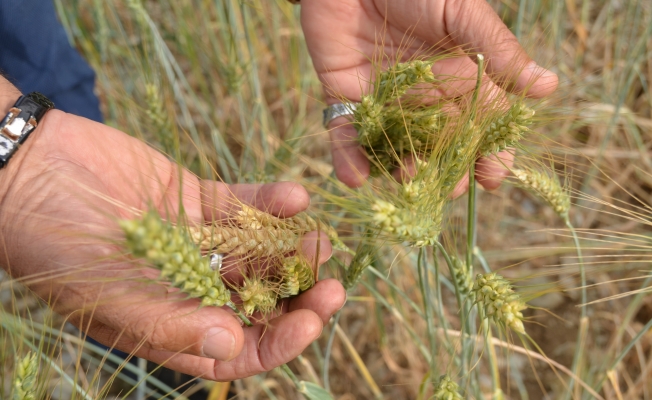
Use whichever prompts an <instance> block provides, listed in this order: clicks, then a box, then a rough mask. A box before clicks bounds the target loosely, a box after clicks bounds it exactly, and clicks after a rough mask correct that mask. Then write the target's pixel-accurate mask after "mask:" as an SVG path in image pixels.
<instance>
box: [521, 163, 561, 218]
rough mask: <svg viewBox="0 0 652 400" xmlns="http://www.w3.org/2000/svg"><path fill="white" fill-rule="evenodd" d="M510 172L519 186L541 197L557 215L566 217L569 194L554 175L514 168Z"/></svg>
mask: <svg viewBox="0 0 652 400" xmlns="http://www.w3.org/2000/svg"><path fill="white" fill-rule="evenodd" d="M512 173H513V174H514V176H516V178H517V179H518V180H519V183H520V185H521V186H523V187H524V188H525V189H527V190H529V191H530V192H533V193H534V194H536V195H537V196H539V197H540V198H541V199H543V200H544V201H545V202H546V203H548V204H549V205H550V206H551V207H552V209H553V210H555V212H556V213H557V214H559V216H561V217H562V218H567V217H568V211H569V210H570V195H569V194H568V191H567V190H566V189H564V188H563V187H562V186H561V184H560V183H559V179H558V178H557V176H556V175H555V176H554V177H551V176H550V175H548V174H547V173H545V172H539V171H532V170H522V169H514V170H512Z"/></svg>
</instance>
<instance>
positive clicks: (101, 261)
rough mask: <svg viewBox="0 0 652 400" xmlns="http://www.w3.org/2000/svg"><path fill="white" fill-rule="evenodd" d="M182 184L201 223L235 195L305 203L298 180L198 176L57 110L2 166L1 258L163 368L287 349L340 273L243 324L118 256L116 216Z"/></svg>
mask: <svg viewBox="0 0 652 400" xmlns="http://www.w3.org/2000/svg"><path fill="white" fill-rule="evenodd" d="M0 80H1V78H0ZM16 97H17V95H16V96H15V97H14V100H15V98H16ZM0 100H1V99H0ZM8 108H9V107H8V106H7V108H6V109H8ZM3 109H4V108H3ZM180 190H181V191H182V193H183V198H182V203H183V207H184V210H185V212H186V214H187V216H188V218H189V219H191V220H192V221H194V222H197V223H202V222H203V221H204V220H209V219H210V218H211V217H212V216H213V215H215V214H216V213H217V212H218V211H219V212H223V211H224V210H225V209H227V208H232V207H234V206H233V204H237V201H235V199H237V200H238V201H241V202H243V203H248V204H251V205H254V206H258V207H259V208H263V209H264V210H266V211H269V212H271V213H272V214H275V215H278V216H291V215H293V214H295V213H297V212H300V211H303V210H304V209H305V208H306V207H307V206H308V204H309V197H308V194H307V192H306V191H305V190H304V189H303V187H301V186H299V185H297V184H293V183H289V182H285V183H274V184H265V185H226V184H223V183H219V182H214V181H201V180H199V179H197V178H196V177H195V176H194V175H192V174H190V173H189V172H188V171H186V170H183V171H179V169H178V168H177V167H176V165H175V164H173V163H171V162H170V161H169V160H168V159H167V158H166V157H164V156H163V155H162V154H160V153H158V152H157V151H155V150H153V149H152V148H150V147H148V146H147V145H145V144H144V143H142V142H140V141H138V140H136V139H134V138H132V137H129V136H127V135H125V134H124V133H122V132H120V131H117V130H115V129H112V128H110V127H107V126H105V125H101V124H98V123H95V122H92V121H89V120H86V119H84V118H80V117H76V116H72V115H69V114H65V113H63V112H60V111H57V110H53V111H50V112H49V113H48V114H47V115H46V116H45V118H44V119H43V121H42V123H41V125H40V126H39V127H38V128H37V130H36V131H35V132H34V133H33V134H32V136H31V137H30V138H29V139H28V140H27V142H26V143H25V145H24V146H23V147H22V148H21V149H20V150H18V152H17V153H16V155H14V158H13V159H12V160H11V161H10V162H9V164H8V166H7V167H6V168H5V169H3V170H0V240H1V241H2V246H1V247H0V259H2V260H3V265H4V266H5V268H6V269H7V271H8V272H9V273H10V274H11V275H12V276H13V277H15V278H19V279H21V280H22V281H23V282H24V283H25V284H27V285H28V286H29V287H30V288H31V289H32V290H34V291H35V292H36V293H37V294H38V295H39V296H40V297H41V298H43V299H45V300H46V301H48V302H49V303H50V304H51V305H52V307H53V308H54V309H55V310H56V311H58V312H59V313H61V314H63V315H67V316H68V317H69V320H70V321H71V322H72V323H73V324H75V325H76V326H77V327H79V328H80V329H82V330H83V331H85V332H86V333H87V334H88V335H89V336H91V337H93V338H95V339H96V340H98V341H99V342H101V343H103V344H105V345H107V346H114V347H116V348H118V349H120V350H122V351H125V352H133V353H134V354H135V355H137V356H139V357H144V358H147V359H149V360H151V361H154V362H156V363H160V364H163V363H164V364H165V366H167V367H168V368H172V369H175V370H177V371H180V372H183V373H187V374H190V375H194V376H201V377H203V378H206V379H214V380H233V379H238V378H243V377H246V376H249V375H253V374H256V373H260V372H263V371H266V370H269V369H271V368H274V367H276V366H278V365H280V364H283V363H285V362H288V361H290V360H292V359H293V358H295V357H296V356H297V355H299V354H300V353H301V352H302V350H303V349H304V348H305V347H306V346H308V344H310V343H311V342H312V341H314V340H315V339H317V337H319V335H320V333H321V330H322V327H323V324H324V323H326V322H327V321H328V320H329V319H330V317H331V315H332V314H333V313H334V312H335V311H336V310H337V309H339V308H340V307H341V306H342V304H343V303H344V299H345V293H344V290H343V288H342V286H341V285H340V284H339V282H337V281H336V280H324V281H320V282H319V283H317V285H316V286H315V287H313V288H312V289H311V290H309V291H307V292H305V293H303V294H301V295H300V296H298V297H296V298H293V299H291V300H289V301H287V302H286V303H285V304H283V306H282V313H283V315H281V316H278V317H276V318H274V319H271V320H270V321H269V322H268V323H267V324H265V325H263V324H260V325H254V326H253V327H245V328H243V327H241V325H240V323H239V320H238V319H237V318H235V317H234V315H233V313H232V312H231V311H230V310H227V309H222V308H216V307H204V308H198V306H199V301H198V300H196V299H190V300H188V299H185V298H183V297H182V296H180V295H179V294H178V292H176V293H175V292H174V291H172V290H170V289H169V287H167V286H163V285H159V284H155V283H152V282H151V281H147V279H145V278H146V277H150V278H152V277H156V276H158V271H155V270H153V269H150V268H137V267H135V266H134V265H135V263H133V262H129V261H128V260H126V259H125V257H122V256H118V255H120V253H121V252H124V250H123V249H122V247H120V246H119V245H118V244H116V243H118V242H119V240H121V236H122V235H121V232H120V230H119V228H118V226H117V223H116V222H117V220H118V219H119V218H129V217H133V214H132V213H131V212H130V210H146V209H147V208H148V207H150V205H154V206H156V207H158V209H159V211H160V212H161V214H162V215H171V216H172V217H174V215H175V214H176V213H177V212H178V210H179V193H180ZM112 239H113V240H112ZM316 239H317V235H316V232H314V233H310V234H308V235H306V236H305V237H304V238H303V240H302V247H303V251H304V254H306V256H307V257H308V258H311V257H312V258H313V260H314V258H315V257H318V260H319V263H323V262H325V261H326V260H327V259H328V257H329V256H330V252H331V247H330V242H329V241H328V240H327V239H326V238H323V239H321V243H320V247H319V248H320V251H319V254H318V255H317V254H316V241H317V240H316Z"/></svg>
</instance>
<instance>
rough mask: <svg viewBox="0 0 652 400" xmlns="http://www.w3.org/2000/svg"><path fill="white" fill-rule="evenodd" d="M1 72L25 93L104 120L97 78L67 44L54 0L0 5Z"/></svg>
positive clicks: (0, 1)
mask: <svg viewBox="0 0 652 400" xmlns="http://www.w3.org/2000/svg"><path fill="white" fill-rule="evenodd" d="M0 38H1V39H0V71H1V72H2V74H3V75H5V76H6V77H7V79H9V80H10V81H11V82H12V83H13V84H14V85H16V87H18V88H19V89H20V90H21V91H22V92H23V93H29V92H32V91H37V92H41V93H43V94H45V95H46V96H47V97H48V98H50V99H51V100H52V101H53V102H54V103H55V105H56V107H57V108H58V109H60V110H63V111H66V112H69V113H73V114H77V115H80V116H83V117H86V118H89V119H92V120H95V121H100V122H101V121H102V113H101V112H100V108H99V100H98V98H97V96H96V95H95V93H94V88H95V73H94V72H93V70H92V69H91V68H90V66H89V65H88V64H87V63H86V61H85V60H84V59H83V58H82V57H81V55H80V54H79V53H78V52H77V50H75V49H74V48H73V47H72V46H71V45H70V43H69V42H68V37H67V36H66V32H65V30H64V28H63V26H62V25H61V23H60V22H59V20H58V19H57V15H56V12H55V9H54V4H53V2H52V0H12V1H5V0H0Z"/></svg>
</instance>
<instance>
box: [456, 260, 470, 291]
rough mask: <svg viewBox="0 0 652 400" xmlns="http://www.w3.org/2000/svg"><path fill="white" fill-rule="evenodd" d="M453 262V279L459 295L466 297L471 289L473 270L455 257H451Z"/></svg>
mask: <svg viewBox="0 0 652 400" xmlns="http://www.w3.org/2000/svg"><path fill="white" fill-rule="evenodd" d="M451 261H452V262H453V268H452V273H453V278H454V279H455V283H456V284H457V287H458V289H459V291H460V293H461V294H463V295H468V294H469V293H470V292H471V290H472V289H473V270H472V269H471V268H469V266H467V264H466V263H465V262H464V261H462V260H460V259H459V258H457V257H451Z"/></svg>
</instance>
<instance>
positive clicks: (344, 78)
mask: <svg viewBox="0 0 652 400" xmlns="http://www.w3.org/2000/svg"><path fill="white" fill-rule="evenodd" d="M301 23H302V26H303V31H304V33H305V37H306V42H307V43H308V50H309V51H310V55H311V56H312V60H313V64H314V66H315V69H316V70H317V74H318V75H319V79H320V80H321V81H322V83H323V84H324V86H325V88H326V95H327V102H328V103H329V104H333V103H337V102H339V99H340V98H341V96H344V97H346V98H347V99H349V100H352V101H359V100H360V97H361V95H362V94H364V93H361V91H360V88H361V82H364V81H365V80H366V81H368V80H369V79H370V75H371V72H372V70H373V68H372V65H371V63H370V60H371V59H373V55H374V54H375V53H376V52H377V51H378V50H379V45H378V44H379V43H382V44H383V46H382V48H380V50H381V51H383V52H384V54H385V55H386V56H388V57H389V58H390V59H391V58H392V57H394V58H396V57H398V56H399V55H400V56H402V57H404V58H410V57H415V56H418V55H419V54H423V49H429V52H430V54H432V51H433V50H434V51H435V52H447V51H454V52H459V51H460V50H459V49H460V48H464V49H467V50H469V51H473V52H479V53H482V54H483V55H484V56H485V58H486V59H487V72H488V74H489V77H490V78H491V80H493V83H490V82H489V83H488V84H486V85H484V90H488V91H491V92H493V93H495V95H496V96H498V95H500V93H501V92H502V90H498V88H497V87H495V86H494V84H496V85H498V86H500V87H502V88H507V89H508V90H510V91H513V92H526V94H527V96H529V97H534V98H540V97H544V96H547V95H549V94H551V93H552V92H553V91H554V90H555V88H556V87H557V76H556V75H555V74H554V73H552V72H550V71H547V70H546V69H544V68H541V67H538V66H537V65H536V64H535V63H534V62H533V61H532V59H530V57H528V55H527V54H526V53H525V51H524V50H523V48H521V46H520V45H519V44H518V41H517V40H516V37H514V35H512V33H511V32H510V31H509V29H508V28H507V27H506V26H505V25H504V24H503V22H502V21H501V20H500V18H499V17H498V15H496V13H495V12H494V11H493V10H492V8H491V7H490V6H489V4H488V3H487V2H486V1H485V0H448V1H446V0H409V1H408V0H403V1H399V0H338V1H321V0H301ZM461 55H463V54H461ZM433 72H434V73H435V75H448V76H458V77H460V78H462V79H460V80H459V81H458V83H457V84H456V85H454V86H452V87H445V88H441V89H440V93H438V95H440V96H443V97H448V98H453V97H458V96H461V95H464V94H466V93H468V92H470V91H472V90H473V88H474V86H475V76H476V74H477V66H476V65H475V64H474V63H473V61H471V59H470V58H469V57H467V56H461V57H456V58H451V59H447V60H444V61H441V62H438V63H436V64H435V65H434V67H433ZM363 89H364V88H363ZM330 128H331V130H330V135H331V141H332V150H333V166H334V168H335V172H336V174H337V177H338V178H339V179H340V180H341V181H342V182H344V183H346V184H347V185H349V186H351V187H356V186H359V185H361V184H362V183H363V182H364V181H365V179H366V178H367V177H368V176H369V161H368V159H367V158H366V156H365V155H364V150H363V149H362V148H361V147H360V146H359V145H358V144H357V141H356V137H357V133H356V131H355V128H354V127H353V126H352V125H351V124H350V123H349V122H348V121H347V120H346V118H344V117H340V118H337V119H335V120H333V121H332V122H331V125H330ZM497 156H498V157H500V158H501V159H502V160H503V162H505V163H506V164H509V163H511V162H512V155H511V154H510V153H508V152H503V153H502V154H499V155H497ZM494 157H496V156H494ZM506 172H507V171H506V170H505V168H504V166H503V165H502V164H501V163H499V162H497V161H491V160H488V159H480V160H478V162H477V164H476V176H477V177H478V181H479V183H480V184H482V185H483V186H484V187H485V188H486V189H489V190H491V189H495V188H497V187H498V186H499V185H500V181H501V179H502V178H503V177H504V176H506ZM464 185H467V186H468V180H466V181H465V180H463V181H462V182H461V185H460V186H458V188H457V190H456V194H461V192H463V191H464V190H465V188H464Z"/></svg>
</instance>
